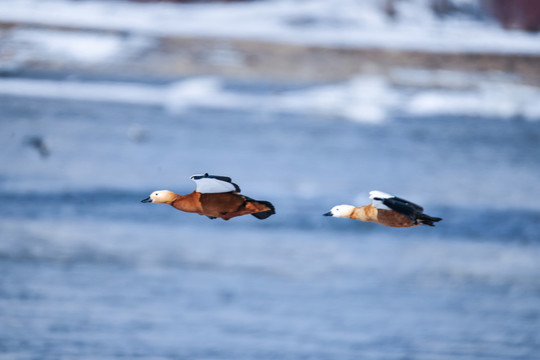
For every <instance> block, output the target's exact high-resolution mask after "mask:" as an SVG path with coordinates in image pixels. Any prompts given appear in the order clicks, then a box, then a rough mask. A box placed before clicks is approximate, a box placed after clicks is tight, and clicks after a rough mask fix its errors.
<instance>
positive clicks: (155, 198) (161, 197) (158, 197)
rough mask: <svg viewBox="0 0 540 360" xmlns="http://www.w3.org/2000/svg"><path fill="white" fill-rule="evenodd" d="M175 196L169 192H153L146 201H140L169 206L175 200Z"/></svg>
mask: <svg viewBox="0 0 540 360" xmlns="http://www.w3.org/2000/svg"><path fill="white" fill-rule="evenodd" d="M176 196H177V195H176V194H175V193H173V192H172V191H169V190H156V191H153V192H152V193H151V194H150V196H148V197H147V198H146V199H144V200H141V202H144V203H149V202H151V203H156V204H170V203H172V202H173V201H174V200H175V199H176Z"/></svg>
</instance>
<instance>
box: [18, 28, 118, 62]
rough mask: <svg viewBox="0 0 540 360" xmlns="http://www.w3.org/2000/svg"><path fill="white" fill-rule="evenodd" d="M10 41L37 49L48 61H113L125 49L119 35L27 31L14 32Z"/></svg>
mask: <svg viewBox="0 0 540 360" xmlns="http://www.w3.org/2000/svg"><path fill="white" fill-rule="evenodd" d="M10 40H11V41H16V42H19V43H21V44H22V45H24V46H26V47H28V48H32V49H35V50H34V51H38V52H39V53H40V54H41V55H42V56H44V57H47V58H50V57H55V58H62V59H64V60H65V59H70V60H75V61H80V62H88V63H97V62H102V61H105V60H110V59H111V58H114V57H116V56H118V55H119V54H120V53H121V49H122V48H123V41H122V39H121V38H120V37H119V36H117V35H110V34H95V33H87V32H68V31H55V30H34V29H24V30H17V31H14V32H13V34H12V36H11V39H10ZM23 51H24V50H23Z"/></svg>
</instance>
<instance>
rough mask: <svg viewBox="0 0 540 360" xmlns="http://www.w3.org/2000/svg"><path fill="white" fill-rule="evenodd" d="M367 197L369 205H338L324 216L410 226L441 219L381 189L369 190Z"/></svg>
mask: <svg viewBox="0 0 540 360" xmlns="http://www.w3.org/2000/svg"><path fill="white" fill-rule="evenodd" d="M369 198H370V199H372V200H373V202H372V203H371V204H369V205H366V206H352V205H338V206H334V207H333V208H332V210H330V211H329V212H327V213H326V214H324V216H335V217H343V218H349V219H354V220H360V221H366V222H374V223H377V224H381V225H384V226H391V227H411V226H416V225H420V224H421V225H429V226H434V223H436V222H437V221H441V220H442V219H441V218H438V217H433V216H429V215H426V214H424V209H423V208H422V207H421V206H420V205H417V204H415V203H413V202H410V201H408V200H405V199H402V198H399V197H397V196H393V195H390V194H387V193H384V192H382V191H376V190H374V191H371V192H370V193H369Z"/></svg>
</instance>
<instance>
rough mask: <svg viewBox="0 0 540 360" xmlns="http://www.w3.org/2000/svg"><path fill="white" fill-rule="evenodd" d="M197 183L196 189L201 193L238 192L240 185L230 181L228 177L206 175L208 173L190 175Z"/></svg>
mask: <svg viewBox="0 0 540 360" xmlns="http://www.w3.org/2000/svg"><path fill="white" fill-rule="evenodd" d="M191 180H193V181H195V184H196V185H197V188H196V191H197V192H199V193H201V194H215V193H226V192H238V193H239V192H240V187H239V186H238V185H236V184H235V183H233V182H232V180H231V178H230V177H227V176H218V175H208V173H206V174H203V175H200V174H197V175H193V176H191Z"/></svg>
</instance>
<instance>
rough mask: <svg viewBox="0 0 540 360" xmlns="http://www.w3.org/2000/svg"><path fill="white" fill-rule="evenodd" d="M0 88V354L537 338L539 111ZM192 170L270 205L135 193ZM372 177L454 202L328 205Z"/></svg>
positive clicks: (454, 349) (352, 355)
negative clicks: (278, 106)
mask: <svg viewBox="0 0 540 360" xmlns="http://www.w3.org/2000/svg"><path fill="white" fill-rule="evenodd" d="M228 86H229V87H231V88H234V89H235V91H238V92H241V93H242V92H243V93H245V94H246V95H249V94H255V93H256V94H259V95H261V94H262V96H264V94H274V93H279V92H281V91H286V90H288V89H285V88H283V87H282V86H279V85H275V84H274V85H272V84H255V85H253V84H235V83H230V84H228ZM0 108H1V109H2V112H1V114H0V117H1V121H0V126H1V129H0V130H1V131H0V139H1V143H2V148H3V150H2V152H1V153H0V157H1V163H2V167H1V170H0V202H1V204H2V205H1V206H0V231H1V233H0V235H1V241H0V324H1V326H0V354H1V355H2V356H1V357H2V359H4V358H5V359H36V358H39V359H73V358H77V359H108V358H141V359H234V360H238V359H358V358H361V359H537V358H538V356H539V354H540V332H539V331H538V329H539V328H540V262H539V261H538V259H539V258H540V241H539V239H540V227H539V223H540V205H539V203H538V200H537V199H538V198H539V197H540V182H539V181H538V179H539V178H540V165H539V164H540V163H539V162H538V159H540V123H538V122H528V121H523V120H519V119H514V120H509V121H504V120H501V119H500V118H497V117H495V118H487V117H452V116H446V117H410V116H399V113H398V114H397V115H395V116H392V118H391V119H389V120H388V121H386V122H381V123H377V124H371V123H358V122H349V121H346V120H344V118H343V117H339V116H332V115H331V114H328V113H313V114H308V113H296V114H290V113H286V112H284V113H281V112H275V111H271V110H269V109H268V108H267V106H257V104H253V105H250V106H248V107H246V106H243V107H239V108H236V109H235V108H232V109H212V108H208V107H204V105H201V106H200V107H194V108H189V109H183V111H181V112H176V111H174V109H167V108H163V107H160V106H136V105H135V106H134V105H122V104H110V103H106V102H86V101H83V100H81V101H75V100H71V101H66V100H61V99H49V100H44V99H33V98H25V97H15V96H3V97H0ZM29 137H34V138H36V137H38V138H39V139H41V140H42V143H43V144H44V146H46V147H47V149H48V151H49V155H48V156H46V155H43V156H42V155H40V154H39V152H38V149H37V148H36V147H33V146H32V145H29V142H28V139H29ZM200 172H210V173H215V174H222V175H227V176H231V177H232V178H233V180H234V181H235V182H237V183H238V184H239V185H240V186H241V188H242V190H243V193H245V194H246V195H248V196H250V197H253V198H256V199H264V200H269V201H271V202H273V203H274V205H275V206H276V209H277V214H276V215H275V216H272V217H271V218H269V219H267V220H264V221H260V220H257V219H255V218H254V217H251V216H249V217H242V218H235V219H232V220H230V221H228V222H225V221H221V220H213V221H212V220H209V219H207V218H206V217H201V216H198V215H194V214H186V213H181V212H178V211H175V210H174V209H172V208H170V207H167V206H160V205H153V204H141V203H140V200H141V199H143V198H145V197H146V196H147V195H148V194H149V193H150V192H151V191H152V190H156V189H170V190H173V191H177V192H179V193H187V192H191V191H192V189H193V183H192V182H191V181H190V180H189V176H190V175H192V174H194V173H200ZM373 189H378V190H383V191H387V192H390V193H395V194H397V195H400V196H402V197H405V198H410V199H411V200H413V201H415V202H417V203H420V204H422V205H424V207H425V208H426V212H427V213H428V214H431V215H434V216H441V217H443V218H444V220H443V221H442V222H441V223H439V224H437V227H435V228H428V227H423V228H413V229H391V228H384V227H381V226H377V225H374V224H366V223H359V222H354V221H347V220H344V219H332V218H330V219H329V218H324V217H322V216H321V215H322V213H324V212H326V211H328V210H329V209H330V208H331V207H332V206H333V205H336V204H340V203H352V204H365V203H367V193H368V191H370V190H373Z"/></svg>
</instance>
